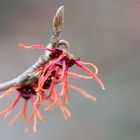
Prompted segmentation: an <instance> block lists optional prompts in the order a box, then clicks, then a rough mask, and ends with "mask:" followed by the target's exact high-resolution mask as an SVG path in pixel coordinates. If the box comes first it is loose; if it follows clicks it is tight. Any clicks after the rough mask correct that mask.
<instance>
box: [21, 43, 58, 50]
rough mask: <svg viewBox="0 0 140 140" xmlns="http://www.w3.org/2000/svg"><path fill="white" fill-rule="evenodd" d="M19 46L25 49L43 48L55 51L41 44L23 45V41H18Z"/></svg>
mask: <svg viewBox="0 0 140 140" xmlns="http://www.w3.org/2000/svg"><path fill="white" fill-rule="evenodd" d="M19 47H21V48H25V49H43V50H45V51H50V52H56V51H55V50H53V49H49V48H46V47H44V46H42V45H31V46H26V45H24V44H23V43H20V44H19Z"/></svg>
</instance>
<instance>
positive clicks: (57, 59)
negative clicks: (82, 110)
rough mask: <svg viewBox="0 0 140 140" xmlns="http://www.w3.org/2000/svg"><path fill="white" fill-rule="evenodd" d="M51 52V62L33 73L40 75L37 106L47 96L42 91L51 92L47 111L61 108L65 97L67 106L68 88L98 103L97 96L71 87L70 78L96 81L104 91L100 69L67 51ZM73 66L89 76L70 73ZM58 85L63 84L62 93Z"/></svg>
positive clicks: (35, 46) (57, 50)
mask: <svg viewBox="0 0 140 140" xmlns="http://www.w3.org/2000/svg"><path fill="white" fill-rule="evenodd" d="M22 47H24V48H32V49H33V48H41V49H42V48H43V49H45V47H42V46H40V45H32V46H25V45H23V44H22ZM49 51H51V53H50V55H49V56H50V58H51V61H50V62H49V63H47V64H45V65H44V66H42V67H41V68H40V69H38V70H37V71H35V72H34V73H33V74H35V73H38V72H39V73H40V75H39V77H38V88H37V89H36V92H37V97H38V98H37V100H36V102H35V104H36V105H37V104H40V103H41V102H42V101H43V100H44V99H43V98H44V96H45V95H42V91H44V90H45V89H48V90H49V96H48V97H45V99H46V102H48V101H51V102H52V105H48V106H47V107H46V108H45V110H50V109H52V108H54V107H55V106H57V105H59V107H61V106H60V104H58V102H59V103H60V101H61V97H63V99H64V103H66V104H67V103H68V88H71V89H73V90H76V91H78V92H80V93H81V94H82V95H83V96H85V97H86V98H88V99H91V100H93V101H96V97H95V96H92V95H89V94H88V93H86V92H85V91H84V90H83V89H81V88H79V87H76V86H75V85H69V84H68V78H71V77H74V78H82V79H94V80H96V81H97V83H98V84H99V85H100V86H101V88H102V89H103V90H104V89H105V87H104V85H103V83H102V81H101V80H100V79H99V78H98V77H97V74H98V68H97V67H96V66H95V65H93V64H92V63H89V62H82V61H80V60H79V59H78V60H77V59H75V58H74V56H73V55H72V54H70V53H69V52H68V51H67V50H65V49H55V50H50V49H49ZM73 65H76V66H77V67H78V68H80V69H81V70H83V71H84V72H86V73H87V74H88V76H86V75H80V74H77V73H73V72H69V68H70V67H72V66H73ZM86 65H87V66H89V67H91V68H93V69H94V72H92V71H91V70H90V69H89V68H87V67H86ZM56 84H61V87H62V88H61V92H60V93H59V92H58V91H57V90H56V88H55V85H56ZM61 102H62V101H61ZM61 110H62V108H61ZM63 113H64V112H63ZM64 116H66V114H65V113H64ZM65 118H66V117H65Z"/></svg>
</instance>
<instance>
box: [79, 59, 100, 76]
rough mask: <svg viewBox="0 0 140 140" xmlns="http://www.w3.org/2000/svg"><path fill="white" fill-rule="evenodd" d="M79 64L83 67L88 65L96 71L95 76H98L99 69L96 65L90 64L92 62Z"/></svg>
mask: <svg viewBox="0 0 140 140" xmlns="http://www.w3.org/2000/svg"><path fill="white" fill-rule="evenodd" d="M78 62H79V63H81V64H83V65H87V66H90V67H92V68H93V69H95V74H98V68H97V66H96V65H94V64H92V63H90V62H83V61H78Z"/></svg>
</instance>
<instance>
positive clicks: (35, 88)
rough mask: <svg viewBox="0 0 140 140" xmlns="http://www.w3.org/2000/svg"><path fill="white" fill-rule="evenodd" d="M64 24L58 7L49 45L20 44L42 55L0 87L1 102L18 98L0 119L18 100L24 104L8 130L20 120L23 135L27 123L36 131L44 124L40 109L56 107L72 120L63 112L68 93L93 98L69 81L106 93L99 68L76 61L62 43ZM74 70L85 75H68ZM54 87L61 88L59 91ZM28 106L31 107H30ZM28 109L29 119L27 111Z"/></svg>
mask: <svg viewBox="0 0 140 140" xmlns="http://www.w3.org/2000/svg"><path fill="white" fill-rule="evenodd" d="M63 20H64V6H61V7H60V8H59V9H58V10H57V12H56V15H55V16H54V19H53V35H52V37H51V39H50V44H49V45H47V47H45V46H42V45H39V44H38V45H31V46H27V45H24V44H23V43H21V44H20V45H19V46H20V47H22V48H26V49H42V50H44V51H45V53H44V54H43V55H41V56H40V57H39V59H38V60H37V61H36V62H35V63H34V64H33V65H32V66H31V67H30V68H29V69H27V70H26V71H25V72H24V73H22V74H21V75H19V76H18V77H17V78H15V79H13V80H11V81H8V82H5V83H2V84H0V92H3V93H2V94H1V95H0V98H3V97H6V96H10V95H13V94H17V96H16V98H15V99H14V100H13V102H12V103H11V105H10V106H9V107H8V108H6V109H5V110H3V111H1V112H0V115H1V116H3V117H4V118H7V117H8V116H9V115H10V114H11V113H12V111H13V110H14V108H15V107H16V105H17V104H18V103H19V101H20V100H24V102H23V106H22V108H21V110H20V112H19V113H18V114H17V115H16V116H15V117H14V118H13V119H12V120H11V121H10V122H9V126H11V125H12V124H14V123H15V122H16V121H17V120H19V119H20V118H22V117H23V119H24V121H25V132H27V131H28V129H29V125H30V123H31V122H32V121H33V131H34V132H36V131H37V125H38V119H39V120H40V121H42V122H46V118H45V117H44V116H43V115H42V113H41V110H40V106H43V107H44V110H45V111H46V112H47V111H50V110H53V109H54V108H55V107H59V109H60V110H61V112H62V114H63V116H64V118H65V119H68V118H69V117H70V116H71V113H70V111H69V110H68V109H67V108H66V104H68V103H69V99H68V96H69V89H73V90H75V92H79V93H80V94H81V95H83V96H84V97H86V98H87V99H90V100H92V101H96V97H95V96H93V95H91V94H88V93H87V92H86V91H85V90H84V89H82V88H80V87H77V86H75V84H69V78H77V79H86V80H95V81H96V82H97V83H98V85H99V86H100V87H101V89H103V90H104V89H105V87H104V84H103V82H102V81H101V79H100V78H99V77H98V68H97V67H96V65H94V64H92V63H90V62H83V61H81V60H80V59H79V58H78V59H77V58H75V57H74V55H73V54H71V53H70V45H69V43H68V42H67V41H65V40H61V31H62V26H63ZM73 66H76V67H77V68H78V69H79V70H82V71H84V72H85V73H86V75H81V74H79V73H75V72H71V71H70V68H71V67H73ZM57 86H60V90H58V88H57ZM29 103H30V104H29ZM29 107H30V108H31V109H32V110H31V111H32V113H31V114H30V116H29V115H28V113H27V109H28V108H29Z"/></svg>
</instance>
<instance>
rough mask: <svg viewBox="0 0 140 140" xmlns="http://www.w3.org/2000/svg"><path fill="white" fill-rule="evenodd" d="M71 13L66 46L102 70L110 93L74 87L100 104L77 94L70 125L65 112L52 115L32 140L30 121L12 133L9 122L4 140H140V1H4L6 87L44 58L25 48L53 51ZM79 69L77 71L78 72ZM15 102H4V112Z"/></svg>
mask: <svg viewBox="0 0 140 140" xmlns="http://www.w3.org/2000/svg"><path fill="white" fill-rule="evenodd" d="M62 4H63V5H64V6H65V24H64V28H63V35H62V36H63V39H66V40H68V41H69V42H70V44H71V51H72V52H73V53H74V55H75V56H76V57H80V58H81V60H83V61H90V62H92V63H94V64H96V65H97V66H98V68H99V76H100V77H101V79H102V80H103V81H104V84H105V87H106V90H105V91H102V90H101V89H100V87H99V86H98V85H97V83H96V82H94V81H82V80H79V81H78V80H77V81H76V80H73V81H70V82H72V83H73V84H75V85H77V86H79V87H82V88H84V89H85V90H86V91H87V92H88V93H90V94H92V95H95V96H96V97H97V102H96V103H93V102H91V101H89V100H87V99H85V98H84V97H82V96H80V95H79V94H78V93H75V92H73V91H71V90H70V91H69V98H70V105H69V106H68V108H69V110H70V111H71V113H72V116H71V117H70V119H68V120H67V121H65V120H64V119H63V116H62V114H61V112H60V110H59V109H58V108H56V109H55V110H54V111H50V112H47V113H44V115H45V116H46V118H47V123H46V124H42V123H41V122H39V126H38V132H37V133H33V132H32V130H31V129H30V132H29V133H28V134H24V127H25V126H24V123H23V120H22V119H20V121H18V122H16V123H15V124H14V125H13V126H12V127H9V128H8V126H7V123H8V121H9V120H10V119H11V118H12V117H13V116H14V115H15V114H16V113H17V112H19V110H20V107H21V106H20V104H19V106H17V107H16V109H15V110H14V112H13V113H12V114H11V115H10V116H9V117H8V119H6V120H3V119H2V118H0V132H1V139H5V140H19V139H20V140H25V139H26V140H32V139H33V140H40V139H41V140H66V139H67V140H85V139H87V140H135V139H138V140H139V139H140V85H139V84H140V1H139V0H67V1H65V0H59V1H58V0H0V65H1V66H0V82H1V83H2V82H5V81H7V80H10V79H12V78H14V77H16V76H18V75H19V74H21V73H22V72H23V71H25V70H26V69H27V68H28V67H30V66H31V65H32V64H33V63H34V62H35V61H36V59H37V58H38V57H39V56H40V54H42V53H43V51H41V50H26V49H21V48H19V47H18V44H19V43H20V42H24V43H25V44H28V45H31V44H42V45H46V44H47V43H48V42H49V38H50V36H51V34H52V19H53V16H54V14H55V12H56V10H57V8H58V7H59V6H60V5H62ZM74 69H75V68H74ZM11 101H12V97H9V98H7V99H2V100H1V103H0V109H3V108H4V107H7V106H8V105H10V103H11Z"/></svg>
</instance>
